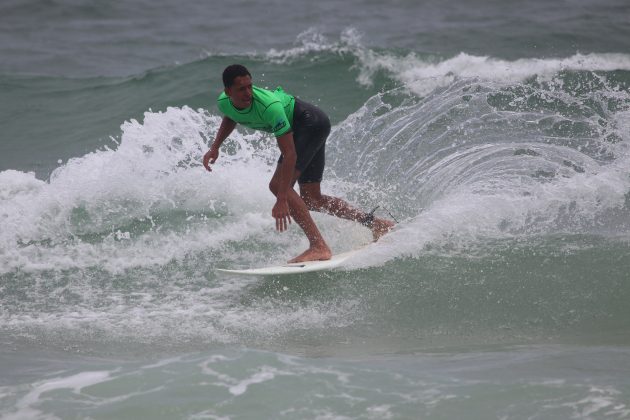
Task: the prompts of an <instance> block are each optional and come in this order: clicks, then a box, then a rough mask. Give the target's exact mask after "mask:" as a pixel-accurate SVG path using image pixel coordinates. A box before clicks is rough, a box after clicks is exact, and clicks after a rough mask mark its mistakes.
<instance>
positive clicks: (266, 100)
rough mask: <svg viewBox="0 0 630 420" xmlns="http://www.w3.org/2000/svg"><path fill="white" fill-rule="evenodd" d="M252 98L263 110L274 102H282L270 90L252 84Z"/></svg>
mask: <svg viewBox="0 0 630 420" xmlns="http://www.w3.org/2000/svg"><path fill="white" fill-rule="evenodd" d="M253 90H254V92H253V93H254V100H255V101H256V102H258V104H260V105H261V106H262V107H263V111H264V110H266V109H267V108H269V107H270V106H271V105H273V104H274V103H280V104H281V103H282V102H281V101H280V98H278V97H277V96H276V95H275V94H274V93H273V92H272V91H270V90H267V89H263V88H259V87H257V86H254V88H253Z"/></svg>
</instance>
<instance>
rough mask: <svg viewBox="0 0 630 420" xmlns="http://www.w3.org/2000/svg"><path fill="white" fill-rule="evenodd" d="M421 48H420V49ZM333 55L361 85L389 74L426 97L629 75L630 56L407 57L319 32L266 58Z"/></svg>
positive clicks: (350, 36) (351, 35) (355, 36)
mask: <svg viewBox="0 0 630 420" xmlns="http://www.w3.org/2000/svg"><path fill="white" fill-rule="evenodd" d="M419 47H420V48H421V46H419ZM318 53H333V54H338V55H341V56H353V57H354V58H355V59H356V61H357V63H356V67H357V68H358V69H359V76H358V79H357V80H358V82H359V83H361V84H364V85H372V82H373V79H374V76H375V75H376V74H377V73H379V72H385V73H386V74H387V75H388V77H390V78H392V79H395V80H398V81H400V82H402V83H404V84H405V85H406V86H408V87H409V88H410V89H411V90H412V91H414V92H415V93H417V94H419V95H423V96H424V95H427V94H429V93H430V92H432V91H433V90H435V89H436V88H438V87H445V86H448V85H450V84H451V83H453V82H454V81H455V80H456V79H458V78H479V79H482V80H487V81H494V82H500V83H517V82H522V81H524V80H526V79H528V78H531V77H537V78H539V79H540V80H549V79H551V78H552V77H553V76H555V75H556V74H557V73H558V72H561V71H582V70H584V71H613V70H630V54H627V53H625V52H619V53H588V54H581V53H576V54H574V55H571V56H565V57H549V58H521V59H516V60H506V59H501V58H498V57H490V56H476V55H472V54H468V53H466V52H460V53H459V54H457V55H455V56H453V57H438V56H434V55H428V54H421V53H417V52H410V53H408V54H406V55H401V54H396V53H391V52H381V51H379V50H378V49H375V48H368V47H365V46H364V45H363V41H362V35H361V33H360V32H359V31H357V30H356V29H354V28H347V29H346V30H344V31H343V32H342V33H341V34H340V36H339V39H338V40H331V39H329V38H328V37H326V36H324V35H323V34H322V33H321V32H320V31H318V30H317V29H316V28H310V29H308V30H306V31H304V32H303V33H301V34H300V35H298V37H297V39H296V42H295V46H294V47H292V48H289V49H286V50H275V49H272V50H270V51H269V52H267V54H266V58H267V59H269V60H272V61H275V62H281V63H284V62H287V61H291V60H295V59H297V58H301V57H306V56H308V55H311V54H318Z"/></svg>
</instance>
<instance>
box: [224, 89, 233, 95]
mask: <svg viewBox="0 0 630 420" xmlns="http://www.w3.org/2000/svg"><path fill="white" fill-rule="evenodd" d="M231 90H232V89H230V88H225V90H224V92H225V94H226V95H227V96H228V97H231V96H230V91H231Z"/></svg>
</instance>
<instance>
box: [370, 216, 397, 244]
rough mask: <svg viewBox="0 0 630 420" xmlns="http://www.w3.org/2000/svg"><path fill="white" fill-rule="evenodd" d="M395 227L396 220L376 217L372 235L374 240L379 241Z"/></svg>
mask: <svg viewBox="0 0 630 420" xmlns="http://www.w3.org/2000/svg"><path fill="white" fill-rule="evenodd" d="M393 228H394V222H390V221H389V220H385V219H379V218H378V217H375V218H374V222H373V224H372V237H373V238H374V242H376V241H378V240H379V239H380V238H381V237H382V236H383V235H385V234H386V233H388V232H389V231H390V230H392V229H393Z"/></svg>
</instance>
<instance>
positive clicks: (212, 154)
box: [203, 117, 236, 171]
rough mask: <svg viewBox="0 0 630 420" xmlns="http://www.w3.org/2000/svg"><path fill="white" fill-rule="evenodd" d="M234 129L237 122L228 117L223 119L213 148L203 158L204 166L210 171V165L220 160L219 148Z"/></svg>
mask: <svg viewBox="0 0 630 420" xmlns="http://www.w3.org/2000/svg"><path fill="white" fill-rule="evenodd" d="M234 127H236V122H234V121H232V120H231V119H229V118H228V117H223V120H222V121H221V126H219V131H217V135H216V136H215V138H214V141H213V142H212V146H210V150H208V151H207V152H206V154H205V155H204V156H203V166H204V167H205V168H206V169H207V170H208V171H212V169H210V165H209V164H210V163H214V162H216V161H217V159H218V158H219V148H220V147H221V144H222V143H223V142H224V141H225V139H227V138H228V136H229V135H230V134H231V133H232V131H234Z"/></svg>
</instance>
